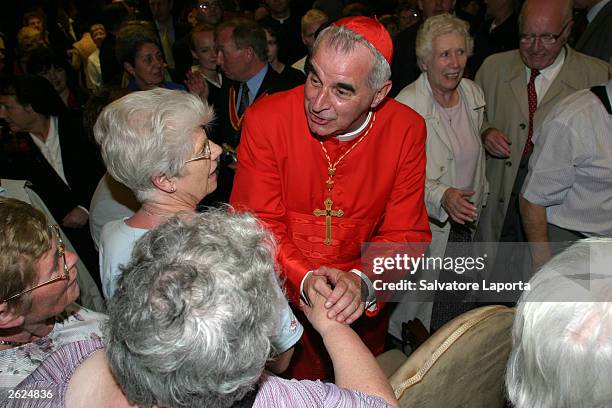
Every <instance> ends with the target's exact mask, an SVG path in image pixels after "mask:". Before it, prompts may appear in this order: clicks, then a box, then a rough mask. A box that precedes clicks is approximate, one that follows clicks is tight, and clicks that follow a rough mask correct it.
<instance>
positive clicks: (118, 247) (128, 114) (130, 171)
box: [94, 88, 303, 373]
mask: <svg viewBox="0 0 612 408" xmlns="http://www.w3.org/2000/svg"><path fill="white" fill-rule="evenodd" d="M212 119H213V111H212V108H210V107H209V106H208V105H207V104H205V103H202V101H201V100H200V99H199V98H198V97H196V96H193V95H190V94H188V93H186V92H181V91H170V90H166V89H162V88H156V89H153V90H151V91H145V92H134V93H131V94H128V95H126V96H124V97H123V98H121V99H118V100H116V101H115V102H113V103H111V104H110V105H108V106H107V107H106V108H105V109H104V111H103V112H102V113H101V114H100V116H99V117H98V120H97V122H96V125H95V126H94V134H95V137H96V140H97V141H98V143H99V144H100V147H101V150H102V157H103V158H104V162H105V163H106V166H107V171H108V172H109V174H110V175H111V176H113V177H114V178H115V179H116V180H117V181H119V182H121V183H123V184H124V185H126V186H127V187H128V188H130V189H131V190H132V192H133V193H134V195H135V196H136V198H137V199H138V200H139V201H140V203H141V207H140V209H139V210H138V211H137V212H136V213H135V214H134V215H133V216H131V217H130V218H126V219H119V220H115V221H111V222H109V223H107V224H106V225H105V226H104V228H103V229H102V234H101V237H100V272H101V277H102V289H103V292H104V296H105V297H106V298H107V299H108V298H110V297H111V296H112V295H113V293H114V291H115V287H116V281H117V278H118V277H119V275H120V274H121V271H120V266H121V265H123V264H127V261H128V260H129V258H130V255H131V253H132V248H133V246H134V243H135V242H136V240H138V238H140V237H141V236H143V235H144V234H145V233H146V232H147V231H148V230H149V229H152V228H155V227H157V226H158V225H161V224H163V223H165V222H167V221H168V219H169V218H171V217H172V216H173V215H175V214H179V213H183V214H185V213H186V214H189V213H192V214H193V213H195V211H196V206H197V204H198V203H199V202H200V200H202V198H204V196H206V195H207V194H209V193H211V192H212V191H214V190H215V188H217V168H218V165H219V161H218V158H219V154H220V153H221V148H220V147H219V146H217V145H216V144H214V143H213V142H211V141H209V140H208V137H207V136H206V132H205V130H204V128H205V127H206V126H207V125H208V124H209V123H210V121H211V120H212ZM281 320H282V323H281V325H280V326H279V327H280V328H279V332H278V336H276V337H275V339H274V345H275V351H277V352H278V353H279V354H280V356H279V358H278V360H277V361H276V362H275V363H274V364H273V365H271V366H270V369H271V370H273V371H274V372H277V373H280V372H282V371H284V370H285V369H286V368H287V365H288V364H289V361H290V359H291V355H292V353H293V349H292V347H293V345H294V344H295V343H296V342H297V341H298V340H299V339H300V337H301V335H302V332H303V327H302V325H301V324H300V323H299V322H298V321H297V319H296V317H295V316H294V315H293V313H292V312H291V309H290V308H289V305H288V304H287V302H286V301H285V308H284V313H283V314H282V316H281Z"/></svg>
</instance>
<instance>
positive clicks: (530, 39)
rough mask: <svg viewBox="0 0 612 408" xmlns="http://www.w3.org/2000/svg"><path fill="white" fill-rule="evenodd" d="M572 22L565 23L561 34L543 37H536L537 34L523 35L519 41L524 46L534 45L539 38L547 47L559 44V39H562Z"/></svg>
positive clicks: (543, 35)
mask: <svg viewBox="0 0 612 408" xmlns="http://www.w3.org/2000/svg"><path fill="white" fill-rule="evenodd" d="M570 22H571V20H570V21H568V22H567V23H565V25H564V26H563V28H562V29H561V31H559V34H542V35H535V34H521V35H520V36H519V40H520V42H521V43H522V44H529V45H531V44H533V43H534V42H535V40H536V38H539V39H540V41H542V44H545V45H553V44H555V43H556V42H557V40H559V37H561V35H563V32H564V31H565V29H566V28H567V26H568V25H569V23H570Z"/></svg>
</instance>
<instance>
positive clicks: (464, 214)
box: [442, 187, 478, 225]
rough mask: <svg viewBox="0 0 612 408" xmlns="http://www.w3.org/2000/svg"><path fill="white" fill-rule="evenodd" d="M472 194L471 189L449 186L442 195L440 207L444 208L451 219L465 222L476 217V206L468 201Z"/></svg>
mask: <svg viewBox="0 0 612 408" xmlns="http://www.w3.org/2000/svg"><path fill="white" fill-rule="evenodd" d="M473 195H474V192H473V191H465V190H459V189H457V188H452V187H451V188H449V189H447V190H446V191H445V192H444V194H443V195H442V208H444V209H445V210H446V212H447V213H448V215H449V216H450V217H451V219H452V220H453V221H455V222H456V223H458V224H462V225H463V224H465V223H466V222H471V221H474V220H475V219H476V217H477V216H478V212H477V211H476V206H474V204H472V203H471V202H469V201H468V197H471V196H473Z"/></svg>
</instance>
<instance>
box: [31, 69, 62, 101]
mask: <svg viewBox="0 0 612 408" xmlns="http://www.w3.org/2000/svg"><path fill="white" fill-rule="evenodd" d="M38 75H40V76H42V77H43V78H45V79H46V80H47V81H49V82H50V83H51V85H53V87H54V88H55V90H56V91H57V93H58V94H60V95H61V94H62V93H63V92H64V91H66V89H67V86H68V85H67V82H66V71H65V70H64V68H61V67H55V66H51V67H49V69H47V70H46V71H41V72H39V73H38Z"/></svg>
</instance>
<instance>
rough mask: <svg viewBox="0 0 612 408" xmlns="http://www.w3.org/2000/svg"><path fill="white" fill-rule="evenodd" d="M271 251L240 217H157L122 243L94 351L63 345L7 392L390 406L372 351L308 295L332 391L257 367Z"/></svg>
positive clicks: (235, 403)
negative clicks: (125, 253) (125, 260)
mask: <svg viewBox="0 0 612 408" xmlns="http://www.w3.org/2000/svg"><path fill="white" fill-rule="evenodd" d="M273 249H274V244H273V242H272V237H271V235H270V234H269V233H268V232H266V231H265V230H264V229H263V228H262V226H261V225H260V224H259V223H258V221H257V220H256V219H255V218H254V217H253V216H252V215H249V214H246V213H242V214H228V213H227V212H225V211H223V210H221V211H220V210H214V211H211V212H207V213H204V214H200V215H194V216H182V217H175V218H173V219H171V220H169V221H168V222H167V223H166V224H164V225H161V226H159V227H157V228H156V229H155V230H153V231H151V232H150V233H148V234H147V235H145V236H144V237H142V238H141V239H140V240H139V241H138V243H137V244H136V246H135V248H134V252H133V254H132V258H131V260H130V262H129V264H128V265H127V266H126V268H125V270H124V274H123V275H122V276H121V278H120V279H119V284H118V287H117V291H116V292H115V296H114V297H113V299H112V302H111V303H110V305H109V323H108V326H107V331H108V335H107V344H106V349H104V348H103V347H104V344H102V342H100V341H84V342H79V343H76V344H71V345H67V346H66V347H64V348H63V349H62V350H59V351H58V352H57V353H55V354H54V355H53V356H52V357H51V358H49V359H47V361H45V362H44V363H43V366H42V367H40V369H39V370H37V371H36V372H34V373H33V374H32V375H31V376H30V377H28V378H27V379H26V380H25V381H23V382H22V383H21V384H19V386H18V388H19V389H22V390H24V391H26V392H27V391H30V390H33V389H52V390H57V395H55V396H54V398H55V399H54V400H51V401H44V400H40V399H39V400H36V401H33V403H32V405H31V406H32V407H38V406H44V404H49V403H50V405H52V406H54V407H58V408H62V407H68V408H71V407H83V406H112V407H113V408H123V407H128V406H139V407H151V406H159V407H169V408H179V407H215V408H225V407H253V408H263V407H266V408H285V407H291V408H311V407H321V408H323V407H329V408H332V407H333V408H349V407H350V408H358V407H363V408H366V407H368V408H383V407H384V408H390V407H397V406H398V404H397V401H396V400H395V397H394V395H393V390H392V389H391V387H390V385H389V383H388V381H387V379H386V377H385V375H384V373H383V372H382V370H381V368H380V367H379V366H378V364H377V363H376V360H375V358H374V356H373V355H372V353H371V352H370V351H369V350H368V348H367V347H366V346H365V345H364V344H363V342H362V341H361V339H360V338H359V336H358V335H357V334H356V333H355V332H354V331H353V329H351V327H350V326H348V325H346V324H342V323H338V322H337V321H335V320H334V319H329V318H328V317H327V309H326V308H325V307H324V303H325V298H324V297H322V296H320V295H316V298H313V299H311V302H312V307H307V306H305V313H306V316H307V317H308V319H309V321H310V322H311V323H312V325H313V326H314V327H315V329H316V330H317V331H318V332H319V333H320V335H321V337H322V339H323V343H324V344H325V347H326V349H327V350H328V352H329V355H330V356H331V359H332V362H333V365H334V372H335V376H336V384H332V383H323V382H321V381H308V380H304V381H297V380H287V379H283V378H280V377H276V376H274V375H271V374H270V373H268V372H266V371H264V368H265V365H266V361H267V360H268V358H269V355H270V354H271V352H273V351H274V345H273V342H272V341H271V339H272V338H273V337H274V335H275V333H276V332H277V331H278V323H279V319H278V317H279V315H280V314H282V311H283V309H284V307H285V304H286V301H285V297H284V294H283V292H282V290H281V288H280V286H279V282H278V279H277V274H276V271H275V265H274V261H273ZM92 378H95V379H96V381H92ZM130 404H132V405H130ZM8 406H9V407H17V406H19V403H16V402H12V401H11V402H9V405H8Z"/></svg>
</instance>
